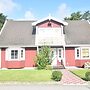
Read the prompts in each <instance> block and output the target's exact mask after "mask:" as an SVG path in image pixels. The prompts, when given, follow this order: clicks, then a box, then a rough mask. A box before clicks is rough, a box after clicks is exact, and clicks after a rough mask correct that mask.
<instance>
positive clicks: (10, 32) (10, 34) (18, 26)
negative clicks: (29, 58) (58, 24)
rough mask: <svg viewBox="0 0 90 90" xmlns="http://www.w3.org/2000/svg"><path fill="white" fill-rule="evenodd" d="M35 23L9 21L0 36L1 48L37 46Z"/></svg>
mask: <svg viewBox="0 0 90 90" xmlns="http://www.w3.org/2000/svg"><path fill="white" fill-rule="evenodd" d="M33 22H34V21H13V20H7V22H6V24H5V26H4V27H3V29H2V31H1V35H0V46H15V45H19V46H27V45H29V46H30V45H35V34H34V33H33V27H32V23H33Z"/></svg>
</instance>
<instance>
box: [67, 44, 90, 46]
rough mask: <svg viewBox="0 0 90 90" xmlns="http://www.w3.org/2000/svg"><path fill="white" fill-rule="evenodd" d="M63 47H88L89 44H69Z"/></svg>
mask: <svg viewBox="0 0 90 90" xmlns="http://www.w3.org/2000/svg"><path fill="white" fill-rule="evenodd" d="M65 47H90V44H71V45H65Z"/></svg>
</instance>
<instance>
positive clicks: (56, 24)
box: [38, 21, 61, 28]
mask: <svg viewBox="0 0 90 90" xmlns="http://www.w3.org/2000/svg"><path fill="white" fill-rule="evenodd" d="M48 23H49V21H45V22H42V23H40V24H39V25H38V27H41V28H47V27H48ZM50 23H51V27H53V28H57V27H61V25H60V24H59V23H57V22H55V21H51V22H50Z"/></svg>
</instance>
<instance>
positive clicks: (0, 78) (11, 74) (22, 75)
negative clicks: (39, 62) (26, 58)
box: [0, 70, 52, 82]
mask: <svg viewBox="0 0 90 90" xmlns="http://www.w3.org/2000/svg"><path fill="white" fill-rule="evenodd" d="M51 74H52V71H50V70H0V82H6V81H19V82H46V81H51Z"/></svg>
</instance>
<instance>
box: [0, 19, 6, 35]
mask: <svg viewBox="0 0 90 90" xmlns="http://www.w3.org/2000/svg"><path fill="white" fill-rule="evenodd" d="M7 21H8V20H7V19H6V20H5V22H4V24H3V27H2V28H1V32H0V35H1V34H2V32H3V30H4V27H5V26H6V23H7Z"/></svg>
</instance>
